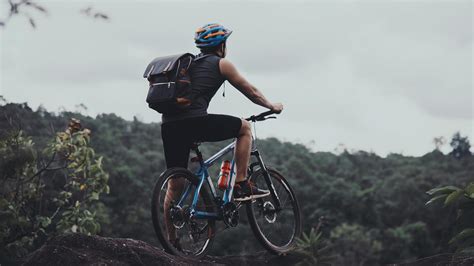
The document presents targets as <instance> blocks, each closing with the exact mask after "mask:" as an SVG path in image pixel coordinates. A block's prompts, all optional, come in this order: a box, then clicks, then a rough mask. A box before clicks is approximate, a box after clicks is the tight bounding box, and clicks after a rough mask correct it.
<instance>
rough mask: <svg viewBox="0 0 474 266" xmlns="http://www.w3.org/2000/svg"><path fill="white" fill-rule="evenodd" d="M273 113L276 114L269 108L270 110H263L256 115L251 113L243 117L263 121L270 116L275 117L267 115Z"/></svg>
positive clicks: (253, 120)
mask: <svg viewBox="0 0 474 266" xmlns="http://www.w3.org/2000/svg"><path fill="white" fill-rule="evenodd" d="M273 114H278V113H276V112H274V111H271V110H270V111H266V112H263V113H261V114H258V115H252V116H250V117H247V118H245V120H247V121H252V122H257V121H264V120H267V119H270V118H276V117H275V116H269V115H273Z"/></svg>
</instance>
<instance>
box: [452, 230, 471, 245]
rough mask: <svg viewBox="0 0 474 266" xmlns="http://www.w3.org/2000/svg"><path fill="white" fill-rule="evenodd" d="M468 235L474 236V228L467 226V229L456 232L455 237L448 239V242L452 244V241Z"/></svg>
mask: <svg viewBox="0 0 474 266" xmlns="http://www.w3.org/2000/svg"><path fill="white" fill-rule="evenodd" d="M469 237H474V228H467V229H464V230H462V231H461V232H460V233H459V234H457V235H456V236H455V237H453V238H452V239H451V240H449V244H452V243H454V242H457V241H459V240H462V239H465V238H469Z"/></svg>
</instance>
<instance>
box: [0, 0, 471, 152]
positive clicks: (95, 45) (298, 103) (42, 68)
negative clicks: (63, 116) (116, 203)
mask: <svg viewBox="0 0 474 266" xmlns="http://www.w3.org/2000/svg"><path fill="white" fill-rule="evenodd" d="M37 2H38V3H42V4H43V5H44V6H45V7H46V8H47V9H48V11H49V15H48V16H45V15H43V14H41V13H37V12H30V13H31V15H32V16H33V17H34V18H35V19H36V23H37V26H38V28H37V29H36V30H33V29H32V28H31V27H30V25H29V24H28V21H27V19H26V18H25V17H21V16H17V17H14V18H13V19H12V20H10V21H9V22H8V24H7V25H6V27H5V28H4V29H3V30H2V29H0V43H1V53H0V56H1V57H0V59H1V67H0V95H3V96H4V97H5V98H6V99H7V100H8V101H10V102H28V103H29V105H30V106H32V107H33V108H37V107H38V106H39V105H40V104H42V105H44V106H45V107H46V108H47V109H48V110H50V111H58V110H61V108H66V109H67V110H75V109H76V107H75V106H76V105H78V104H81V103H83V104H85V105H86V106H87V107H88V111H87V113H88V114H89V115H92V116H95V115H96V114H98V113H116V114H118V115H120V116H122V117H124V118H126V119H133V116H137V117H139V118H140V119H141V120H143V121H145V122H151V121H155V122H159V121H160V120H161V117H160V115H159V114H158V113H156V112H155V111H153V110H151V109H148V107H147V105H146V103H145V96H146V93H147V89H148V87H147V82H146V80H145V79H143V78H142V74H143V71H144V69H145V67H146V66H147V64H148V63H149V61H151V60H152V59H153V58H154V57H157V56H164V55H169V54H176V53H183V52H193V53H197V52H198V51H197V49H196V48H195V47H194V43H193V35H194V31H195V29H196V28H197V27H199V26H201V25H203V24H206V23H210V22H219V23H222V24H224V25H225V26H226V27H228V28H230V29H232V30H234V33H233V34H232V36H231V37H230V38H229V41H228V52H229V53H228V58H229V60H231V61H232V62H234V64H235V65H236V66H237V68H238V69H239V70H240V71H241V72H242V73H243V74H244V75H245V76H246V77H247V79H248V80H249V81H250V82H252V83H253V84H254V85H256V86H257V87H258V88H259V89H260V90H261V91H262V92H263V93H264V94H265V95H266V96H267V98H269V99H270V100H271V101H275V102H282V103H283V104H284V106H285V110H284V112H283V113H282V114H281V115H280V117H279V119H278V120H270V121H268V122H265V123H261V124H259V125H258V126H257V131H258V132H257V134H258V136H259V137H269V136H275V137H278V138H280V139H282V140H286V141H292V142H298V143H304V144H307V145H309V146H310V147H311V148H312V149H313V150H315V151H334V149H335V148H336V147H338V146H339V145H340V144H341V143H343V144H344V145H345V146H346V147H347V148H348V149H349V150H359V149H362V150H366V151H374V152H376V153H377V154H379V155H382V156H385V155H386V154H388V153H390V152H395V153H403V154H406V155H422V154H425V153H426V152H429V151H431V150H432V149H433V148H434V145H433V142H432V140H433V138H434V137H436V136H445V137H446V138H448V139H449V138H450V137H451V136H452V134H453V133H454V132H456V131H461V134H462V135H467V136H468V137H469V138H470V140H471V142H473V144H474V129H473V118H474V114H473V101H474V99H473V98H474V96H473V79H472V77H473V68H472V64H473V52H472V51H473V47H474V45H473V26H472V25H473V16H472V14H473V4H472V1H470V0H468V1H442V2H441V1H397V2H393V1H370V2H368V1H339V2H337V1H327V2H308V1H305V2H298V1H279V2H277V1H267V2H263V1H260V2H250V1H240V2H232V1H173V2H159V1H70V0H67V1H66V0H63V1H37ZM5 3H6V1H5V0H0V12H1V13H0V18H4V17H5V15H6V11H7V6H6V4H5ZM90 3H93V4H92V7H93V8H94V9H95V10H96V11H101V12H104V13H106V14H107V15H109V16H110V18H111V19H110V21H102V20H94V19H91V18H88V17H86V16H85V15H83V14H80V12H79V10H80V9H82V8H84V7H87V6H89V4H90ZM225 89H226V97H225V98H223V97H222V88H221V90H220V91H219V92H218V93H217V94H216V96H215V97H214V99H213V101H212V102H211V106H210V108H209V112H211V113H227V114H232V115H236V116H240V117H242V116H248V115H251V114H254V113H258V112H261V111H264V109H263V108H262V107H259V106H256V105H254V104H253V103H251V102H250V101H249V100H247V99H246V98H245V97H244V96H242V95H241V94H240V93H239V92H238V91H237V90H235V89H234V88H233V87H232V86H231V85H230V84H229V83H227V84H226V88H225ZM448 146H449V145H446V146H445V148H444V151H449V147H448Z"/></svg>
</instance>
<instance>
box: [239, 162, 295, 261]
mask: <svg viewBox="0 0 474 266" xmlns="http://www.w3.org/2000/svg"><path fill="white" fill-rule="evenodd" d="M267 170H268V174H269V176H270V179H271V182H272V183H273V186H274V187H275V190H274V191H275V193H276V195H277V196H278V198H279V199H280V200H279V201H280V206H279V207H278V204H277V202H276V201H275V200H274V199H273V197H272V195H271V194H270V195H269V196H266V197H263V198H258V199H256V200H252V201H249V202H248V203H247V215H248V218H249V223H250V226H251V228H252V230H253V232H254V234H255V236H256V237H257V239H258V240H259V241H260V243H261V244H262V245H263V246H264V247H265V248H266V249H267V250H269V251H270V252H272V253H275V254H284V253H287V252H288V251H290V250H291V249H292V248H293V246H294V244H295V241H296V238H297V237H299V236H300V234H301V214H300V209H299V205H298V201H297V200H296V196H295V194H294V192H293V190H292V189H291V187H290V185H289V184H288V182H287V181H286V180H285V178H284V177H283V176H282V175H281V174H280V173H279V172H278V171H276V170H274V169H267ZM250 180H251V181H253V182H254V183H255V184H256V185H257V187H258V188H261V189H268V190H270V189H271V188H270V187H269V186H268V182H267V180H266V178H265V175H264V172H263V170H262V169H259V170H258V171H256V172H255V173H253V174H252V175H251V176H250Z"/></svg>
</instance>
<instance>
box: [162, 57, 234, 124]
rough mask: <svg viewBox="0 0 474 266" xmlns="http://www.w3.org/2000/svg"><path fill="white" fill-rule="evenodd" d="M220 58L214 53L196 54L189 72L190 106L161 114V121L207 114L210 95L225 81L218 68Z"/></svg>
mask: <svg viewBox="0 0 474 266" xmlns="http://www.w3.org/2000/svg"><path fill="white" fill-rule="evenodd" d="M220 60H221V57H219V56H217V55H214V54H209V55H204V54H199V55H197V57H196V59H195V60H194V62H193V63H192V67H191V68H190V72H189V74H190V76H191V82H192V85H191V86H192V91H191V98H192V103H191V106H190V107H189V108H188V109H186V111H185V112H183V113H180V114H175V115H165V114H163V115H162V117H161V118H162V122H163V123H166V122H170V121H176V120H182V119H186V118H191V117H198V116H206V115H207V107H208V106H209V103H210V102H211V99H212V97H213V96H214V95H215V94H216V92H217V90H219V88H220V86H221V85H222V83H223V82H224V81H225V78H224V77H223V76H222V74H221V71H220V69H219V61H220Z"/></svg>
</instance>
